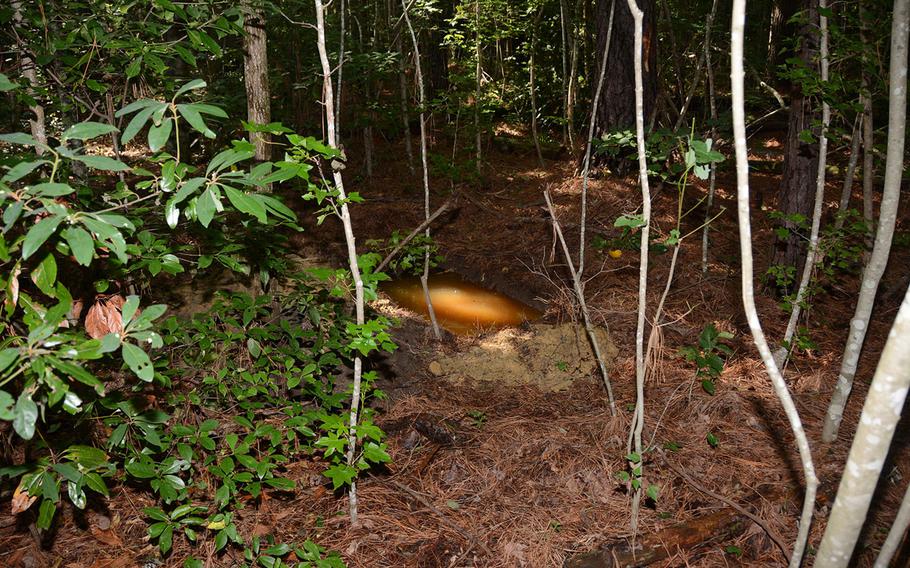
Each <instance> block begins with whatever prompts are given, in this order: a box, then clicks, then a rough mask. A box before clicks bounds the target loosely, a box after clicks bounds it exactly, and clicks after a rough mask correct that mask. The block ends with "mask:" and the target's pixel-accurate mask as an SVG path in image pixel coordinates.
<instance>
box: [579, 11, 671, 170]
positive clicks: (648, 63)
mask: <svg viewBox="0 0 910 568" xmlns="http://www.w3.org/2000/svg"><path fill="white" fill-rule="evenodd" d="M613 1H615V2H616V7H615V8H614V10H615V13H614V15H613V32H612V35H611V38H610V53H609V55H608V56H607V68H606V73H605V74H604V84H603V91H602V92H601V95H600V102H599V104H598V105H597V109H596V111H595V112H596V113H597V114H596V116H597V122H596V124H595V128H594V136H596V137H600V136H602V135H604V134H606V133H608V132H611V131H615V130H633V131H634V130H635V65H634V56H635V22H634V20H633V19H632V12H630V11H629V5H628V3H627V2H626V1H625V0H598V1H597V6H596V11H595V14H594V16H595V27H596V30H597V50H596V57H595V61H596V64H595V65H594V68H595V71H594V74H592V75H591V85H592V92H593V89H594V88H596V87H597V84H596V83H597V77H598V75H599V74H600V67H601V58H602V57H603V53H604V48H605V46H606V42H607V28H608V26H609V22H610V4H611V2H613ZM638 6H639V8H640V9H641V10H642V11H643V12H644V14H645V18H644V29H643V32H642V44H643V45H642V74H643V77H642V79H643V80H644V103H645V117H648V116H650V114H651V111H652V109H653V108H654V104H655V101H656V100H657V73H656V71H657V37H656V35H655V25H654V24H655V22H656V18H655V16H656V14H655V13H654V10H655V6H654V0H638ZM592 98H593V97H592ZM646 120H647V118H646ZM593 162H594V164H596V165H599V166H606V167H609V168H610V169H612V170H614V171H616V172H617V173H620V174H623V173H625V172H626V171H628V170H629V169H630V168H632V167H634V166H635V164H634V163H633V162H631V161H629V160H626V159H625V157H624V156H621V157H619V158H617V159H616V160H614V162H615V163H610V160H607V159H606V158H605V157H604V156H600V157H598V156H595V157H594V158H593Z"/></svg>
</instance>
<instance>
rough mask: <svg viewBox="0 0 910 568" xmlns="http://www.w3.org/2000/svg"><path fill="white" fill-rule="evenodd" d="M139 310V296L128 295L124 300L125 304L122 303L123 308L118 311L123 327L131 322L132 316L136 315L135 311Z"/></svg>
mask: <svg viewBox="0 0 910 568" xmlns="http://www.w3.org/2000/svg"><path fill="white" fill-rule="evenodd" d="M138 309H139V296H135V295H130V296H128V297H127V298H126V302H124V303H123V307H122V308H121V310H120V313H121V314H122V317H123V325H126V324H127V323H129V322H130V321H132V319H133V316H134V315H136V310H138Z"/></svg>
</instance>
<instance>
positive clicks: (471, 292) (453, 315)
mask: <svg viewBox="0 0 910 568" xmlns="http://www.w3.org/2000/svg"><path fill="white" fill-rule="evenodd" d="M428 286H429V289H430V300H431V301H432V302H433V310H434V311H435V312H436V320H437V321H438V322H439V325H440V326H442V327H444V328H446V329H448V330H449V331H451V332H453V333H457V334H460V335H466V334H470V333H474V332H476V331H479V330H481V329H495V328H501V327H507V326H513V325H518V324H520V323H522V322H524V321H531V320H535V319H537V318H539V317H540V316H541V315H542V314H541V313H540V312H539V311H538V310H535V309H534V308H532V307H530V306H527V305H525V304H523V303H521V302H519V301H518V300H515V299H513V298H510V297H508V296H506V295H504V294H500V293H498V292H494V291H492V290H487V289H486V288H483V287H481V286H478V285H476V284H472V283H470V282H466V281H464V280H463V279H462V278H460V277H459V276H457V275H455V274H440V275H437V276H431V277H430V280H429V283H428ZM382 289H383V291H385V292H386V293H387V294H388V295H389V297H391V298H392V300H394V301H395V303H397V304H398V305H400V306H403V307H405V308H408V309H410V310H413V311H415V312H418V313H421V314H423V315H429V311H428V310H427V305H426V301H425V300H424V296H423V287H422V286H421V285H420V279H419V278H403V279H401V280H396V281H394V282H391V283H388V284H385V285H383V287H382Z"/></svg>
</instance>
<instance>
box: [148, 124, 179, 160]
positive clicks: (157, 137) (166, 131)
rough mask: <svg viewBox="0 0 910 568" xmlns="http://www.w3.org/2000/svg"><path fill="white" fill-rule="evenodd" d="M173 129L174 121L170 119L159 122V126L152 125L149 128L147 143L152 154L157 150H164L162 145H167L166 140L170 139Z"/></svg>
mask: <svg viewBox="0 0 910 568" xmlns="http://www.w3.org/2000/svg"><path fill="white" fill-rule="evenodd" d="M173 128H174V121H173V120H172V119H170V118H169V119H166V120H163V121H161V124H160V125H154V124H153V125H152V126H150V127H149V134H148V142H149V149H150V150H151V151H152V152H157V151H158V150H160V149H162V148H164V145H165V144H167V141H168V138H170V137H171V131H172V130H173Z"/></svg>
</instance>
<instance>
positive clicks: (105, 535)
mask: <svg viewBox="0 0 910 568" xmlns="http://www.w3.org/2000/svg"><path fill="white" fill-rule="evenodd" d="M91 531H92V536H94V537H95V538H96V539H97V540H98V542H100V543H102V544H106V545H108V546H123V541H122V540H120V537H119V536H117V535H116V534H115V533H114V532H113V531H111V530H102V529H100V528H98V527H91Z"/></svg>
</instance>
